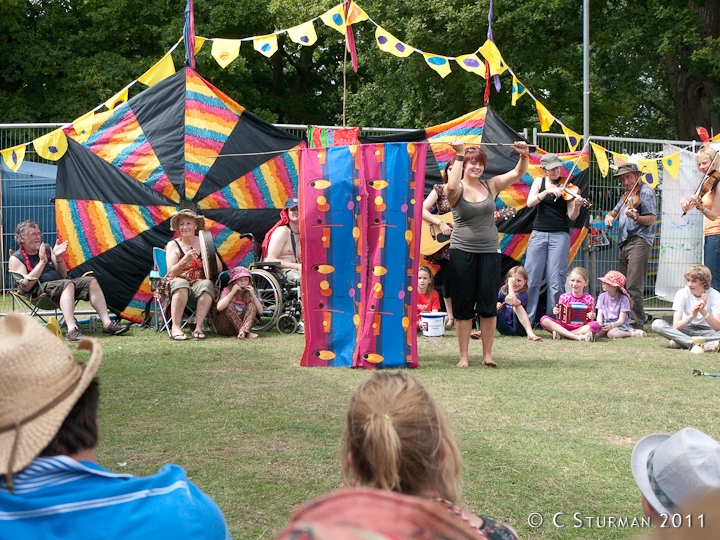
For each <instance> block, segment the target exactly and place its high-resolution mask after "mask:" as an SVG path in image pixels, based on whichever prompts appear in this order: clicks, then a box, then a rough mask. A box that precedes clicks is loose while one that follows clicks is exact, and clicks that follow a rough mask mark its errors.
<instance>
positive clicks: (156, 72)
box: [138, 53, 175, 86]
mask: <svg viewBox="0 0 720 540" xmlns="http://www.w3.org/2000/svg"><path fill="white" fill-rule="evenodd" d="M174 73H175V64H173V61H172V55H171V54H170V53H167V54H166V55H165V56H163V57H162V60H160V61H159V62H158V63H157V64H155V65H154V66H153V67H151V68H150V69H148V70H147V71H146V72H145V73H143V74H142V75H141V76H140V77H138V81H139V82H141V83H143V84H144V85H145V86H152V85H153V84H155V83H159V82H160V81H162V80H163V79H166V78H168V77H169V76H170V75H172V74H174Z"/></svg>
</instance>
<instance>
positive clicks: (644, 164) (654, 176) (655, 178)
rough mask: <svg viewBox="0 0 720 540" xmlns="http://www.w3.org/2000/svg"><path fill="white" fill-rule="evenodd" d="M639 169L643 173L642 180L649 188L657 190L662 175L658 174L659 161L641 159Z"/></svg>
mask: <svg viewBox="0 0 720 540" xmlns="http://www.w3.org/2000/svg"><path fill="white" fill-rule="evenodd" d="M638 168H639V169H640V170H641V171H642V179H643V182H645V183H646V184H647V185H648V186H650V187H651V188H653V189H655V188H656V187H657V185H658V184H659V183H660V175H659V174H658V166H657V160H655V159H639V160H638Z"/></svg>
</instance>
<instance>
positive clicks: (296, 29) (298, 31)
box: [287, 21, 317, 46]
mask: <svg viewBox="0 0 720 540" xmlns="http://www.w3.org/2000/svg"><path fill="white" fill-rule="evenodd" d="M287 33H288V36H290V39H292V40H293V41H294V42H295V43H299V44H300V45H305V46H310V45H313V44H314V43H315V42H316V41H317V34H316V33H315V25H314V24H313V22H312V21H308V22H305V23H302V24H299V25H297V26H293V27H292V28H289V29H288V31H287Z"/></svg>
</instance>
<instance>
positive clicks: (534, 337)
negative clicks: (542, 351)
mask: <svg viewBox="0 0 720 540" xmlns="http://www.w3.org/2000/svg"><path fill="white" fill-rule="evenodd" d="M527 338H528V339H529V340H530V341H542V338H541V337H540V336H538V335H535V334H532V335H529V336H528V337H527Z"/></svg>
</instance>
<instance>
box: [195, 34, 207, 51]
mask: <svg viewBox="0 0 720 540" xmlns="http://www.w3.org/2000/svg"><path fill="white" fill-rule="evenodd" d="M203 45H205V38H204V37H202V36H195V54H197V53H199V52H200V49H202V46H203Z"/></svg>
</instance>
